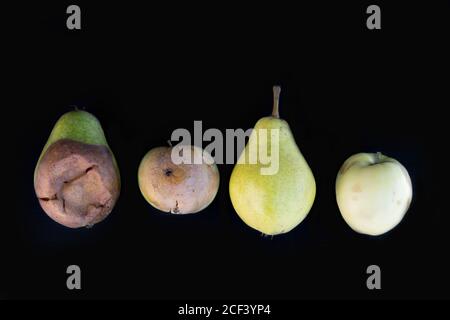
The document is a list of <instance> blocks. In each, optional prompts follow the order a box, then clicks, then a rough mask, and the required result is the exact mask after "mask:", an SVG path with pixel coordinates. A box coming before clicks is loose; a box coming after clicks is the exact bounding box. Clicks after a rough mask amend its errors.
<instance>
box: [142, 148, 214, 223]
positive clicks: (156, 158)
mask: <svg viewBox="0 0 450 320" xmlns="http://www.w3.org/2000/svg"><path fill="white" fill-rule="evenodd" d="M173 156H177V157H178V156H179V159H178V160H177V161H174V159H173ZM138 180H139V189H140V190H141V193H142V195H143V196H144V198H145V199H146V200H147V202H148V203H150V204H151V205H152V206H153V207H155V208H156V209H159V210H161V211H165V212H170V213H177V214H185V213H195V212H199V211H201V210H203V209H204V208H206V207H207V206H208V205H209V204H210V203H211V202H212V201H213V200H214V198H215V196H216V194H217V191H218V189H219V171H218V169H217V166H216V164H215V163H214V160H213V158H212V157H211V155H210V154H209V153H208V152H207V151H204V150H203V149H201V148H199V147H196V146H181V147H180V146H175V147H173V148H172V147H158V148H154V149H152V150H150V151H149V152H148V153H147V154H146V155H145V156H144V158H143V159H142V161H141V163H140V165H139V170H138Z"/></svg>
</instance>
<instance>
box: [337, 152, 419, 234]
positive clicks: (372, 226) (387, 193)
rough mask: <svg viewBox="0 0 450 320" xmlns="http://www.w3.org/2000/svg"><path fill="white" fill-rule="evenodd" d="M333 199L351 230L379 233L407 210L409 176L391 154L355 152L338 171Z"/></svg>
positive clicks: (392, 226)
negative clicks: (334, 198) (334, 197)
mask: <svg viewBox="0 0 450 320" xmlns="http://www.w3.org/2000/svg"><path fill="white" fill-rule="evenodd" d="M336 200H337V204H338V207H339V210H340V212H341V214H342V217H343V218H344V220H345V221H346V222H347V224H348V225H349V226H350V227H351V228H352V229H353V230H354V231H356V232H359V233H362V234H367V235H372V236H378V235H381V234H383V233H386V232H388V231H389V230H391V229H393V228H394V227H395V226H396V225H398V224H399V223H400V221H401V220H402V219H403V217H404V215H405V213H406V212H407V211H408V208H409V206H410V203H411V200H412V184H411V179H410V177H409V174H408V171H407V170H406V169H405V167H404V166H403V165H402V164H401V163H400V162H398V161H397V160H395V159H393V158H389V157H387V156H384V155H382V154H381V153H358V154H355V155H353V156H351V157H350V158H348V159H347V160H346V161H345V162H344V164H343V165H342V167H341V169H340V170H339V172H338V174H337V178H336Z"/></svg>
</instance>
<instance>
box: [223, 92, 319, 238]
mask: <svg viewBox="0 0 450 320" xmlns="http://www.w3.org/2000/svg"><path fill="white" fill-rule="evenodd" d="M273 90H274V106H273V113H272V116H269V117H264V118H262V119H260V120H259V121H258V122H257V123H256V125H255V127H254V129H253V131H252V133H251V135H250V138H249V141H248V143H247V145H246V146H245V149H244V151H243V152H242V154H241V155H240V157H239V160H238V162H237V164H236V165H235V167H234V169H233V172H232V174H231V178H230V197H231V202H232V204H233V207H234V209H235V210H236V212H237V213H238V215H239V216H240V217H241V219H242V220H243V221H244V222H245V223H246V224H247V225H249V226H250V227H252V228H254V229H256V230H258V231H260V232H262V233H263V234H266V235H277V234H282V233H286V232H289V231H290V230H292V229H293V228H295V227H296V226H297V225H298V224H300V222H302V221H303V219H304V218H305V217H306V215H307V214H308V212H309V211H310V209H311V207H312V205H313V202H314V198H315V195H316V182H315V180H314V176H313V174H312V172H311V169H310V168H309V166H308V163H307V162H306V161H305V159H304V157H303V155H302V154H301V152H300V150H299V148H298V146H297V144H296V143H295V139H294V137H293V135H292V132H291V130H290V128H289V125H288V123H287V122H286V121H285V120H282V119H280V117H279V113H278V106H279V96H280V90H281V89H280V87H277V86H275V87H274V88H273ZM262 155H267V157H269V156H270V157H271V162H270V167H268V163H269V161H267V159H265V157H263V156H262ZM273 168H275V169H273ZM269 169H270V170H269Z"/></svg>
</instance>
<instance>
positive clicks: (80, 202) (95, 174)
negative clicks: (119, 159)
mask: <svg viewBox="0 0 450 320" xmlns="http://www.w3.org/2000/svg"><path fill="white" fill-rule="evenodd" d="M34 189H35V192H36V195H37V197H38V199H39V203H40V205H41V207H42V209H43V210H44V211H45V212H46V213H47V215H48V216H49V217H50V218H52V219H53V220H55V221H56V222H58V223H60V224H62V225H64V226H66V227H69V228H79V227H85V226H86V227H90V226H92V225H94V224H95V223H98V222H100V221H101V220H103V219H104V218H105V217H106V216H108V214H109V213H110V212H111V210H112V209H113V207H114V205H115V203H116V201H117V198H118V197H119V193H120V174H119V169H118V167H117V163H116V160H115V158H114V155H113V153H112V151H111V150H110V148H109V146H108V144H107V142H106V138H105V134H104V132H103V129H102V127H101V125H100V122H99V121H98V120H97V118H96V117H95V116H94V115H92V114H91V113H89V112H86V111H81V110H75V111H71V112H68V113H66V114H64V115H62V116H61V117H60V118H59V120H58V121H57V122H56V124H55V126H54V128H53V130H52V132H51V134H50V137H49V139H48V141H47V143H46V144H45V146H44V149H43V150H42V153H41V155H40V157H39V160H38V163H37V165H36V169H35V171H34Z"/></svg>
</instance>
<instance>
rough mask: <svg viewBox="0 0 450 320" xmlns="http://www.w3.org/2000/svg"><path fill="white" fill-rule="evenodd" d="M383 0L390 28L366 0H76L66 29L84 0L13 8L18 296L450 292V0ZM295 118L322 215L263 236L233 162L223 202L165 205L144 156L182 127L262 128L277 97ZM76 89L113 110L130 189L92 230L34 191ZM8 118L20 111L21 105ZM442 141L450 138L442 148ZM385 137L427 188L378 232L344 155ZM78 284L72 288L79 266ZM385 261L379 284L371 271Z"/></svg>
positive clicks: (11, 259)
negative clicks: (449, 196) (339, 190)
mask: <svg viewBox="0 0 450 320" xmlns="http://www.w3.org/2000/svg"><path fill="white" fill-rule="evenodd" d="M374 3H375V4H379V5H380V6H381V10H382V30H374V31H371V30H368V29H367V28H366V18H367V16H368V15H367V14H366V13H365V11H366V8H367V6H368V5H369V4H372V3H365V2H361V3H359V4H357V3H354V4H350V3H349V4H344V3H339V4H336V3H332V2H331V3H325V2H314V4H296V5H295V6H283V5H281V4H280V3H276V2H272V3H268V4H265V5H262V4H254V5H252V6H249V7H246V6H243V5H242V4H226V3H222V4H217V5H212V4H193V3H189V4H184V5H181V4H176V3H172V4H167V6H162V5H148V6H145V7H144V6H141V5H137V4H134V5H132V4H128V2H124V3H117V4H114V5H113V4H103V5H100V4H99V5H97V6H94V5H93V4H92V3H89V4H87V3H86V4H83V3H78V4H80V6H81V9H82V30H80V31H69V30H67V29H66V17H67V15H66V14H65V10H66V7H67V5H69V4H71V3H58V4H53V5H46V6H44V5H39V7H38V6H33V7H28V6H23V7H22V8H21V9H20V10H19V11H18V12H17V13H18V15H17V18H16V19H15V22H14V23H12V24H11V26H10V30H11V33H10V35H11V36H12V37H11V38H12V39H11V40H12V46H11V47H12V48H13V50H12V53H13V54H12V57H11V58H10V59H8V60H7V61H6V62H7V64H9V66H10V67H12V69H13V70H14V72H13V73H12V75H11V77H10V78H9V81H8V84H9V85H11V90H10V91H9V93H12V94H13V96H14V97H13V99H12V100H11V102H9V106H8V112H11V115H12V118H9V117H8V118H4V122H5V125H7V124H10V123H11V122H18V123H19V124H20V125H19V126H16V125H14V124H11V127H12V130H13V131H12V133H10V134H11V136H12V137H13V139H8V140H9V141H10V142H11V140H12V145H13V146H12V148H13V151H14V152H13V153H12V154H13V157H12V158H11V159H10V158H8V161H9V162H10V166H12V168H14V169H15V170H6V171H7V172H6V174H8V173H11V174H12V175H11V178H9V177H8V181H11V182H12V185H13V186H14V191H13V196H12V197H11V198H9V200H8V204H11V207H12V210H8V211H6V212H5V214H4V217H5V218H4V219H3V221H4V222H5V224H4V225H3V226H2V230H3V232H2V234H3V235H6V237H5V240H4V241H2V245H3V246H4V248H3V252H6V255H4V257H5V259H4V262H2V268H4V271H3V272H2V275H3V280H2V283H1V284H0V292H1V294H2V295H3V296H4V297H6V298H33V299H34V298H150V299H241V298H248V299H250V298H252V299H265V298H269V299H298V298H338V299H340V298H375V299H377V298H444V297H445V298H449V289H448V288H449V286H450V284H449V276H448V270H449V263H448V261H447V256H448V252H449V250H448V244H449V242H448V224H447V220H448V219H446V215H448V212H447V211H446V210H445V202H446V201H445V199H446V198H445V197H446V196H445V188H444V185H445V180H446V179H445V178H444V174H443V173H442V171H444V173H445V166H446V164H445V162H446V160H443V159H442V158H443V153H445V149H444V148H445V146H446V145H447V143H444V141H445V139H444V138H443V137H444V132H445V125H446V124H445V123H446V116H444V108H445V107H448V105H449V103H448V88H449V81H448V62H447V61H446V58H447V59H448V50H447V48H446V46H447V44H448V39H449V23H448V20H449V19H448V12H449V10H448V9H449V5H448V2H445V1H443V2H440V3H439V2H436V4H431V3H429V2H425V1H422V3H419V4H411V3H407V2H405V3H397V4H396V5H394V4H387V3H386V4H385V3H381V2H374ZM274 84H280V85H281V86H282V97H281V109H280V113H281V117H282V118H284V119H286V120H287V121H288V123H289V124H290V125H291V129H292V131H293V133H294V136H295V137H296V141H297V144H298V145H299V147H300V149H301V151H302V153H303V155H304V156H305V158H306V160H307V161H308V163H309V165H310V167H311V169H312V171H313V173H314V175H315V178H316V183H317V196H316V199H315V203H314V206H313V208H312V210H311V211H310V213H309V215H308V217H307V218H306V219H305V220H304V222H303V223H301V224H300V225H299V226H298V227H297V228H295V229H294V230H293V231H291V232H290V233H288V234H285V235H280V236H276V237H274V238H264V237H261V236H260V234H259V233H258V232H256V231H254V230H253V229H251V228H249V227H247V226H246V225H245V224H244V223H243V222H242V221H241V220H240V218H239V217H238V216H237V214H236V213H235V211H234V209H233V207H232V205H231V202H230V199H229V195H228V181H229V177H230V174H231V170H232V165H220V166H219V170H220V174H221V185H220V190H219V193H218V195H217V197H216V199H215V201H214V202H213V203H212V204H211V205H210V206H209V207H208V208H207V209H206V210H204V211H202V212H201V213H199V214H195V215H187V216H175V215H168V214H164V213H161V212H158V211H157V210H155V209H153V208H152V207H151V206H150V205H149V204H148V203H147V202H146V201H145V200H144V199H143V197H142V196H141V194H140V192H139V189H138V185H137V168H138V165H139V162H140V160H141V158H142V157H143V155H144V154H145V153H146V152H147V151H148V150H149V149H150V148H153V147H156V146H160V145H165V144H166V141H167V140H168V139H169V138H170V135H171V133H172V131H173V130H174V129H176V128H187V129H188V130H190V131H191V132H193V121H194V120H202V121H203V127H204V130H206V129H207V128H219V129H221V130H223V132H224V130H225V129H226V128H244V129H247V128H250V127H252V126H253V125H254V124H255V122H256V121H257V120H258V119H259V118H261V117H263V116H266V115H268V114H269V113H270V112H271V105H272V89H271V88H272V85H274ZM74 105H76V106H78V107H79V108H82V109H85V110H87V111H90V112H92V113H94V114H95V115H96V116H97V117H98V118H99V120H100V121H101V123H102V125H103V129H104V130H105V133H106V136H107V140H108V142H109V145H110V147H111V149H112V150H113V152H114V154H115V157H116V159H117V161H118V164H119V167H120V172H121V177H122V191H121V196H120V198H119V201H118V202H117V205H116V207H115V208H114V210H113V212H112V213H111V215H110V216H109V217H108V218H107V219H106V220H105V221H103V222H102V223H100V224H98V225H96V226H95V227H94V228H92V229H80V230H78V229H77V230H72V229H68V228H65V227H63V226H60V225H58V224H57V223H55V222H53V221H52V220H51V219H50V218H48V217H47V216H46V214H45V213H44V212H43V211H42V210H41V208H40V206H39V203H38V201H37V200H36V197H35V195H34V189H33V178H32V177H33V170H34V167H35V164H36V162H37V159H38V157H39V154H40V152H41V149H42V147H43V146H44V144H45V142H46V139H47V138H48V135H49V134H50V131H51V129H52V127H53V125H54V123H55V122H56V120H57V119H58V117H59V116H60V115H62V114H63V113H64V112H67V111H69V110H71V109H73V106H74ZM5 119H13V121H8V120H5ZM443 149H444V150H443ZM376 151H381V152H382V153H385V154H387V155H389V156H391V157H394V158H396V159H398V160H399V161H400V162H402V164H403V165H404V166H405V167H406V168H407V169H408V171H409V173H410V175H411V178H412V181H413V188H414V199H413V203H412V206H411V208H410V210H409V211H408V213H407V215H406V217H405V219H404V220H403V221H402V223H401V224H400V225H399V226H398V227H397V228H395V229H394V230H393V231H391V232H389V233H388V234H385V235H383V236H381V237H377V238H372V237H367V236H362V235H358V234H356V233H355V232H353V231H352V230H351V229H350V228H349V227H348V226H347V225H346V224H345V222H344V221H343V219H342V218H341V216H340V213H339V211H338V208H337V205H336V201H335V195H334V182H335V177H336V173H337V171H338V169H339V167H340V166H341V164H342V163H343V161H344V160H345V159H346V158H347V157H349V156H350V155H352V154H354V153H357V152H376ZM71 264H77V265H79V266H80V267H81V270H82V290H80V291H69V290H67V288H66V277H67V275H66V273H65V271H66V268H67V266H68V265H71ZM371 264H377V265H379V266H380V267H381V271H382V290H380V291H369V290H367V288H366V278H367V275H366V268H367V266H369V265H371Z"/></svg>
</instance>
